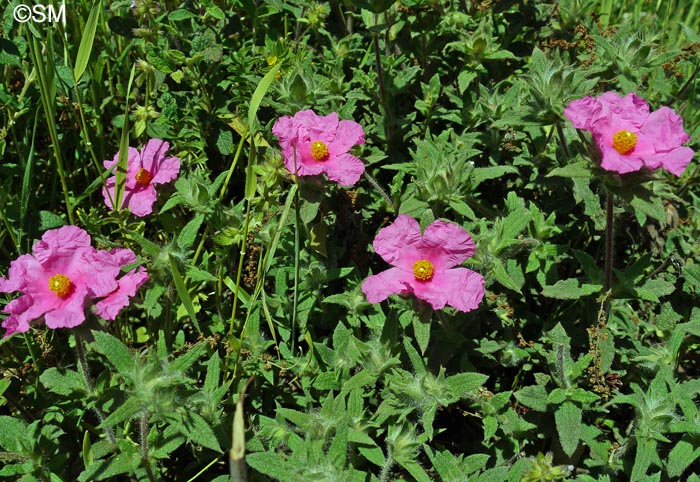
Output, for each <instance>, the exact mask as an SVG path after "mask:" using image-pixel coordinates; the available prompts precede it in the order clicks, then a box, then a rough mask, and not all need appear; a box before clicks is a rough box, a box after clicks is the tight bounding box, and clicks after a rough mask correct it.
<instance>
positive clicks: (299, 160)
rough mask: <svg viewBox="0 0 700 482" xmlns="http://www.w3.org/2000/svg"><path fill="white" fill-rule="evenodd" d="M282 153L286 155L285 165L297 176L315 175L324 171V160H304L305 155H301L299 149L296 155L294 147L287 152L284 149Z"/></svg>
mask: <svg viewBox="0 0 700 482" xmlns="http://www.w3.org/2000/svg"><path fill="white" fill-rule="evenodd" d="M282 154H283V156H284V165H285V167H286V168H287V169H289V172H291V173H292V174H295V175H297V176H315V175H318V174H321V173H322V172H323V171H324V166H323V163H322V162H317V161H315V160H312V161H311V162H304V159H303V156H301V155H300V152H299V150H297V152H296V157H295V153H294V148H293V147H292V148H290V149H289V150H288V152H287V153H285V151H283V152H282ZM309 157H311V156H309ZM295 163H296V166H295Z"/></svg>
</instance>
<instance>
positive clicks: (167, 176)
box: [151, 157, 180, 184]
mask: <svg viewBox="0 0 700 482" xmlns="http://www.w3.org/2000/svg"><path fill="white" fill-rule="evenodd" d="M179 174H180V159H179V158H177V157H166V158H164V159H163V162H161V164H160V167H159V168H158V172H157V173H156V175H155V176H153V179H152V180H151V182H152V183H153V184H165V183H168V182H170V181H172V180H174V179H177V176H178V175H179Z"/></svg>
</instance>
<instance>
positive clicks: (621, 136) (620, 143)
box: [612, 130, 637, 154]
mask: <svg viewBox="0 0 700 482" xmlns="http://www.w3.org/2000/svg"><path fill="white" fill-rule="evenodd" d="M612 145H613V149H615V150H616V151H617V152H619V153H620V154H627V153H628V152H630V151H631V150H632V149H634V146H636V145H637V134H635V133H634V132H630V131H624V130H623V131H618V132H616V133H615V135H614V136H613V138H612Z"/></svg>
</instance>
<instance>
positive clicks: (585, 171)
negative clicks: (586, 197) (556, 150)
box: [545, 161, 593, 179]
mask: <svg viewBox="0 0 700 482" xmlns="http://www.w3.org/2000/svg"><path fill="white" fill-rule="evenodd" d="M553 176H559V177H566V178H585V179H590V178H592V177H593V172H592V171H591V167H590V164H589V163H588V161H578V162H573V163H571V164H567V165H566V166H564V167H557V168H554V169H552V170H551V171H549V172H548V173H547V175H546V176H545V177H553Z"/></svg>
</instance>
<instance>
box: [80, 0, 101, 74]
mask: <svg viewBox="0 0 700 482" xmlns="http://www.w3.org/2000/svg"><path fill="white" fill-rule="evenodd" d="M101 11H102V2H99V1H96V2H95V3H93V5H92V9H91V10H90V15H89V16H88V19H87V23H86V24H85V30H84V31H83V38H82V39H81V40H80V47H78V57H77V58H76V59H75V70H74V76H75V83H76V85H77V84H78V82H80V79H81V78H82V76H83V74H84V73H85V69H86V68H87V64H88V61H89V60H90V53H92V46H93V44H94V42H95V32H96V31H97V22H98V20H99V18H100V12H101Z"/></svg>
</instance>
